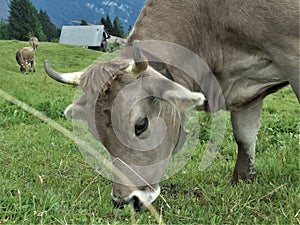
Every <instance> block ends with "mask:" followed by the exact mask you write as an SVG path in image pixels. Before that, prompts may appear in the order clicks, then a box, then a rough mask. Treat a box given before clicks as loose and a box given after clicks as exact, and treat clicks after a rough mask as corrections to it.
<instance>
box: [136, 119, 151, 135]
mask: <svg viewBox="0 0 300 225" xmlns="http://www.w3.org/2000/svg"><path fill="white" fill-rule="evenodd" d="M148 125H149V121H148V118H147V117H145V118H144V119H140V120H138V121H137V122H136V124H135V135H136V136H140V135H141V134H142V133H143V132H144V131H145V130H147V128H148Z"/></svg>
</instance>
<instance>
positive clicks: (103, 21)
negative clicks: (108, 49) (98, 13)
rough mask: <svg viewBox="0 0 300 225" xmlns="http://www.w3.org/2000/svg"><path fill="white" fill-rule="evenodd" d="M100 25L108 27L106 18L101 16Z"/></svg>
mask: <svg viewBox="0 0 300 225" xmlns="http://www.w3.org/2000/svg"><path fill="white" fill-rule="evenodd" d="M100 25H104V27H105V29H106V20H105V18H103V17H101V20H100Z"/></svg>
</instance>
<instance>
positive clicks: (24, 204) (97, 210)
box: [0, 41, 300, 224]
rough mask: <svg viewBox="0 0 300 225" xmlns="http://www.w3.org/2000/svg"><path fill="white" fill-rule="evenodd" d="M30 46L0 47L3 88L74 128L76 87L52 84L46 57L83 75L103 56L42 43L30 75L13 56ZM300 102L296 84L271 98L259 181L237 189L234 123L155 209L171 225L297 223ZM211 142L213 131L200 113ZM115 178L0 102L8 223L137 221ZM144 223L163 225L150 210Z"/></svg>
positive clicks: (1, 200)
mask: <svg viewBox="0 0 300 225" xmlns="http://www.w3.org/2000/svg"><path fill="white" fill-rule="evenodd" d="M23 46H28V43H27V42H19V41H0V89H1V90H3V91H5V92H7V93H8V94H10V95H12V96H14V97H16V98H17V99H19V100H21V101H23V102H25V103H27V104H28V105H30V106H31V107H33V108H35V109H36V110H38V111H40V112H42V113H44V114H45V115H46V116H48V117H50V118H51V119H53V120H55V121H56V122H58V123H59V124H61V125H62V126H64V127H65V128H67V129H69V130H72V122H71V121H69V120H66V119H65V118H64V117H63V114H62V112H63V111H64V109H65V107H66V106H67V105H68V104H70V103H71V102H72V100H73V96H74V92H75V88H74V87H70V86H66V85H63V84H59V83H57V82H54V81H52V80H51V79H50V78H47V77H46V75H45V72H44V69H43V60H44V59H49V60H50V61H51V63H52V65H53V67H54V68H55V69H57V70H60V71H64V72H69V71H74V70H80V69H83V68H85V67H86V66H88V65H90V64H91V63H92V62H93V61H94V60H97V59H99V57H100V58H101V59H104V58H105V59H107V58H110V57H111V56H107V55H106V56H103V55H102V53H99V52H94V51H90V50H87V49H83V48H80V47H73V46H66V45H59V44H53V43H41V45H40V48H39V50H38V51H37V52H36V58H37V59H36V62H37V72H36V73H29V75H24V74H22V73H20V72H19V69H18V67H17V62H16V60H15V52H16V51H17V49H18V48H20V47H23ZM299 113H300V110H299V105H298V103H297V100H296V98H295V96H294V94H293V92H292V90H291V88H290V87H287V88H285V89H283V90H281V91H279V92H277V93H276V94H275V95H272V96H269V97H268V98H267V99H266V101H265V107H264V111H263V116H262V127H261V130H260V132H259V135H258V142H257V145H258V146H257V162H256V163H257V179H256V180H255V182H254V184H247V183H243V182H241V183H240V184H239V185H237V186H231V185H230V183H229V179H230V176H231V174H232V170H233V167H234V163H235V158H236V145H235V142H234V139H233V137H232V134H231V128H230V124H229V120H228V121H227V123H228V126H227V129H228V130H227V132H226V137H225V139H224V143H223V146H222V149H224V150H223V151H222V153H221V154H220V155H219V157H218V158H217V159H215V161H214V163H213V164H212V165H211V166H210V167H209V169H208V170H206V171H205V172H200V171H198V165H199V161H200V160H199V157H200V156H201V154H202V151H203V149H205V145H203V146H199V149H197V151H196V152H195V154H194V155H193V157H192V159H191V160H190V162H189V163H188V164H187V165H186V167H185V168H184V169H183V170H182V171H180V172H179V173H178V174H177V175H176V176H174V177H172V178H171V179H169V180H167V181H164V182H162V184H161V186H162V190H163V191H162V195H163V197H164V198H165V199H166V201H167V202H168V204H169V205H170V206H171V208H168V207H167V206H166V204H165V203H164V201H163V200H162V199H158V200H157V201H155V203H154V207H156V209H157V210H158V211H159V212H160V213H161V214H162V218H163V219H164V221H165V222H166V223H167V224H224V223H226V224H299V223H300V196H299V193H300V187H299V181H300V160H299V156H300V155H299V153H300V151H299V128H300V122H299ZM201 117H202V118H203V123H202V124H201V126H202V127H201V131H202V132H203V137H206V136H208V135H209V126H208V125H206V122H209V121H210V117H209V116H208V115H205V114H201ZM110 192H111V182H110V181H109V180H107V179H105V178H102V177H101V176H99V175H97V173H96V172H95V171H94V170H93V169H91V168H90V167H89V165H88V164H87V163H86V162H85V160H84V158H83V157H82V155H81V154H80V151H79V149H78V147H77V146H76V144H75V143H73V142H72V141H71V140H69V139H68V138H66V137H64V136H63V135H62V134H61V133H59V132H58V131H56V130H55V129H53V128H51V127H50V126H49V125H47V124H46V123H44V122H42V121H40V120H38V119H37V118H35V117H34V116H32V115H30V114H29V113H27V112H25V111H24V110H22V109H20V108H19V107H17V106H15V105H13V104H12V103H10V102H8V101H6V100H4V99H3V98H1V97H0V224H130V223H131V218H130V217H131V216H130V208H129V207H126V208H125V209H124V210H117V209H113V204H112V202H111V197H110ZM135 221H136V223H137V224H157V221H155V219H154V218H153V217H152V216H151V214H150V212H148V211H147V210H143V211H142V212H139V213H136V214H135Z"/></svg>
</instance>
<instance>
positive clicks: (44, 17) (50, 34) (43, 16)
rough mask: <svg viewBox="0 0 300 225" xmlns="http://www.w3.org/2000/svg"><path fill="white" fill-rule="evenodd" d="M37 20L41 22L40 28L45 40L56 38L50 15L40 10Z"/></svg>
mask: <svg viewBox="0 0 300 225" xmlns="http://www.w3.org/2000/svg"><path fill="white" fill-rule="evenodd" d="M39 21H40V23H41V26H42V30H43V32H44V34H45V36H46V39H47V41H51V40H54V39H56V38H58V34H57V29H56V27H55V25H54V24H53V23H52V22H51V20H50V17H49V16H48V14H47V12H46V11H43V10H40V12H39Z"/></svg>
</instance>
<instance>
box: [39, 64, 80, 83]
mask: <svg viewBox="0 0 300 225" xmlns="http://www.w3.org/2000/svg"><path fill="white" fill-rule="evenodd" d="M44 67H45V71H46V73H47V74H48V75H49V76H50V77H51V78H52V79H54V80H56V81H58V82H61V83H64V84H71V85H75V86H78V85H79V83H80V80H81V76H82V74H83V73H84V72H74V73H59V72H57V71H55V70H54V69H52V67H51V65H50V62H49V61H48V60H45V61H44Z"/></svg>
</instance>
